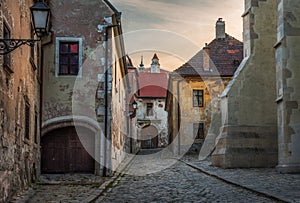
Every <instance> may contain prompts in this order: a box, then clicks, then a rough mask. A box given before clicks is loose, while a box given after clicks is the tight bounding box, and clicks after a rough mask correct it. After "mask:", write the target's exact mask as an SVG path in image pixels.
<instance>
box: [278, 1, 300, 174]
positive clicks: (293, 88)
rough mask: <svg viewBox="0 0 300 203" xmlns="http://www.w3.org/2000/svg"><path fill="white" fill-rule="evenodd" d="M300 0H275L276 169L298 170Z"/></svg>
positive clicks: (299, 133) (283, 170)
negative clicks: (276, 1)
mask: <svg viewBox="0 0 300 203" xmlns="http://www.w3.org/2000/svg"><path fill="white" fill-rule="evenodd" d="M299 4H300V1H299V0H280V1H278V28H277V32H278V34H277V44H276V60H277V68H276V72H277V103H278V142H279V164H278V166H277V168H278V170H279V171H281V172H287V173H299V172H300V148H299V143H300V105H299V102H300V92H299V88H300V80H299V78H300V71H299V59H300V43H299V42H300V9H299Z"/></svg>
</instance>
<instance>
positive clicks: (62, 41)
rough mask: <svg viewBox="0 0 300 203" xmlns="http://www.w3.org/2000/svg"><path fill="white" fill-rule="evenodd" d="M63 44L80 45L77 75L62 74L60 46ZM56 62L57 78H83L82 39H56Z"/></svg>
mask: <svg viewBox="0 0 300 203" xmlns="http://www.w3.org/2000/svg"><path fill="white" fill-rule="evenodd" d="M61 43H78V73H77V74H60V44H61ZM55 61H56V62H55V66H56V68H55V76H56V77H81V76H82V38H75V37H56V44H55Z"/></svg>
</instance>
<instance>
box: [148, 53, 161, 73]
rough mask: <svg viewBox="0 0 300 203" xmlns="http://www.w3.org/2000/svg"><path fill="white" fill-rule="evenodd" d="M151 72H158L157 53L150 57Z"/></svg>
mask: <svg viewBox="0 0 300 203" xmlns="http://www.w3.org/2000/svg"><path fill="white" fill-rule="evenodd" d="M150 71H151V73H160V64H159V58H158V57H157V54H154V56H153V58H152V64H151V70H150Z"/></svg>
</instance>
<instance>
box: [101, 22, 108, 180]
mask: <svg viewBox="0 0 300 203" xmlns="http://www.w3.org/2000/svg"><path fill="white" fill-rule="evenodd" d="M107 41H108V27H106V28H105V39H104V42H105V56H104V57H105V70H104V71H105V84H104V86H105V87H104V88H105V96H104V136H105V138H106V139H105V141H104V157H103V159H104V160H103V165H104V166H103V174H102V175H103V177H106V175H107V167H106V166H107V157H106V156H107V145H108V144H107V142H108V133H107V131H108V128H107V124H108V61H107V58H108V47H107V45H108V43H107Z"/></svg>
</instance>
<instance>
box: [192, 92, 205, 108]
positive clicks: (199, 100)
mask: <svg viewBox="0 0 300 203" xmlns="http://www.w3.org/2000/svg"><path fill="white" fill-rule="evenodd" d="M193 106H194V107H203V90H193Z"/></svg>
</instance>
